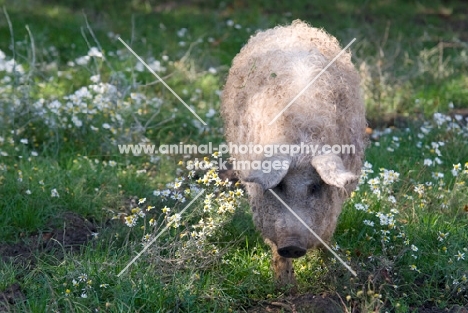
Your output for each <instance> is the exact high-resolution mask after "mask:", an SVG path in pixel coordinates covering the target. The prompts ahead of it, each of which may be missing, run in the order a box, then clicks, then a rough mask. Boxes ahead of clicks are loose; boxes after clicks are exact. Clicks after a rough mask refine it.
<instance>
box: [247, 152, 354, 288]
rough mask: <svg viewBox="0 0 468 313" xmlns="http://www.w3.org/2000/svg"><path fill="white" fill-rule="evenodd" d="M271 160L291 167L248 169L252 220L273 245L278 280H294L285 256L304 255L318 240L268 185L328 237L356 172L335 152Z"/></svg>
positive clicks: (317, 230) (292, 281) (274, 265)
mask: <svg viewBox="0 0 468 313" xmlns="http://www.w3.org/2000/svg"><path fill="white" fill-rule="evenodd" d="M271 159H273V160H279V161H284V160H285V159H286V160H287V161H288V162H290V166H289V168H287V169H281V170H277V171H270V172H268V173H265V172H264V171H262V170H254V171H250V172H249V173H248V174H247V175H246V176H245V177H243V178H242V180H243V181H244V182H246V184H245V185H246V187H247V189H248V192H249V195H250V202H251V207H252V211H253V220H254V223H255V225H256V227H257V228H258V229H259V230H260V231H261V233H262V236H263V237H264V238H265V239H266V242H267V243H269V244H270V246H271V247H272V249H273V267H274V270H275V274H276V275H275V276H276V277H277V280H279V284H280V285H285V284H289V283H291V284H294V283H295V280H294V273H293V268H292V263H291V261H290V260H286V259H291V258H299V257H301V256H303V255H305V253H306V252H307V250H308V249H311V248H314V247H317V246H319V245H320V241H319V240H318V239H317V238H316V237H315V236H314V235H313V234H312V233H311V232H310V231H309V230H308V229H307V228H306V227H305V226H304V225H303V224H302V223H301V222H300V221H299V220H298V218H297V217H295V216H294V215H293V214H292V213H291V212H290V211H289V210H288V209H287V208H286V207H285V206H284V205H283V204H282V203H281V202H280V201H279V200H278V199H277V197H276V196H275V195H274V194H273V193H272V192H270V191H268V190H269V189H271V190H272V191H273V192H274V193H275V194H276V195H277V196H279V197H280V198H281V199H282V200H283V201H284V202H285V203H286V204H287V205H288V206H289V207H290V208H291V209H292V210H293V211H294V212H295V213H296V214H297V215H298V216H299V217H300V218H301V219H302V220H303V221H304V222H305V223H306V224H307V225H308V226H309V227H310V228H311V229H312V230H313V231H314V232H315V233H316V234H317V235H318V236H320V237H321V238H322V239H323V240H324V241H327V240H329V239H330V238H331V236H332V235H333V232H334V230H335V227H336V222H337V219H338V216H339V214H340V212H341V208H342V204H343V201H344V200H345V199H346V197H347V195H348V194H349V192H350V191H352V190H353V189H354V188H355V186H356V183H357V180H358V176H356V175H355V174H354V173H352V172H351V171H349V170H347V169H346V168H345V166H344V165H343V161H342V159H341V157H340V156H338V155H335V154H326V155H319V156H314V157H313V158H312V159H311V160H310V159H308V160H307V161H304V160H303V161H300V160H293V159H291V158H288V157H285V156H273V157H271ZM273 160H270V161H273ZM288 271H289V272H288ZM285 272H286V273H285Z"/></svg>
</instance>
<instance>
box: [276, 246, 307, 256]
mask: <svg viewBox="0 0 468 313" xmlns="http://www.w3.org/2000/svg"><path fill="white" fill-rule="evenodd" d="M306 252H307V250H306V249H303V248H300V247H297V246H287V247H283V248H280V249H278V254H279V255H280V256H282V257H283V258H293V259H296V258H300V257H301V256H304V255H305V254H306Z"/></svg>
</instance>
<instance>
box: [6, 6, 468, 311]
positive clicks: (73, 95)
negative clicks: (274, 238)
mask: <svg viewBox="0 0 468 313" xmlns="http://www.w3.org/2000/svg"><path fill="white" fill-rule="evenodd" d="M0 4H2V6H3V7H4V13H3V18H2V19H0V39H1V40H0V50H1V51H3V53H4V54H5V56H4V57H0V69H1V70H0V194H1V195H2V196H1V198H0V229H1V231H0V242H3V243H4V244H2V246H0V251H1V252H2V253H4V252H5V251H6V250H2V249H5V248H4V247H7V244H8V245H14V244H18V243H21V242H25V241H26V242H34V240H35V239H34V238H43V236H47V234H49V233H50V232H53V231H54V230H58V229H62V228H63V224H64V223H65V224H66V223H69V222H70V221H67V220H64V219H63V218H62V217H61V216H63V214H64V213H66V212H75V213H77V214H79V215H80V216H83V217H85V218H87V219H88V220H90V221H92V222H93V223H94V225H96V227H97V233H98V234H94V235H92V237H91V238H93V239H91V240H90V241H89V242H88V244H86V245H82V246H80V247H79V249H78V250H77V249H75V250H74V251H70V247H69V246H68V245H67V244H64V243H63V242H61V243H60V242H59V244H57V245H55V246H54V249H53V252H51V251H50V250H45V251H42V250H41V249H39V250H37V251H36V250H34V249H33V250H34V251H33V255H32V256H30V257H28V258H27V260H26V263H27V262H28V261H30V262H32V263H31V266H29V267H25V266H24V262H25V261H24V259H22V258H21V257H17V258H6V257H5V258H2V259H1V260H0V261H1V263H0V292H2V291H5V290H8V288H10V287H11V286H12V285H13V284H19V286H20V289H21V292H22V294H23V296H24V299H25V301H21V297H17V298H16V299H17V301H16V303H15V304H9V305H8V306H7V307H6V309H4V310H5V311H6V312H46V311H47V312H49V311H51V312H90V311H104V312H135V311H138V312H168V311H174V312H228V311H232V312H234V311H235V312H243V311H246V310H247V309H249V308H252V307H254V306H256V305H257V304H258V303H259V302H260V301H262V300H265V299H274V298H278V297H279V298H281V297H282V296H283V294H282V293H281V292H278V291H276V290H275V288H274V285H273V278H272V273H271V271H270V252H269V249H268V248H267V246H266V245H265V244H264V243H263V241H262V239H261V238H260V237H259V235H258V233H257V232H256V231H255V229H254V226H253V223H252V221H251V215H250V213H249V208H248V205H247V204H246V201H245V199H244V198H245V197H244V195H243V194H242V193H241V191H240V190H239V189H238V186H232V185H230V186H228V185H225V186H224V185H221V186H220V188H221V191H224V193H222V194H221V193H220V192H221V191H219V190H216V189H215V188H214V186H213V184H215V183H218V184H219V179H217V176H216V174H215V172H213V171H196V172H191V171H188V170H187V169H184V167H185V165H186V164H187V163H186V162H187V161H188V160H189V158H184V157H183V156H176V157H174V156H172V155H162V154H160V155H152V156H148V155H141V156H133V155H131V154H127V155H124V154H120V153H118V149H117V148H116V145H117V144H122V143H140V142H141V143H148V142H151V143H153V144H156V145H161V144H167V143H178V142H184V143H207V142H213V143H214V144H219V143H221V142H222V141H223V138H222V123H221V120H220V117H219V115H218V113H217V112H218V109H219V92H220V90H222V86H223V83H224V80H225V77H226V74H227V71H228V69H229V65H230V62H231V60H232V58H233V57H234V56H235V54H236V53H237V52H238V51H239V50H240V48H241V47H242V45H243V44H244V43H245V42H246V41H247V39H248V38H249V36H251V35H252V34H253V33H255V31H256V30H258V29H266V28H269V27H273V26H275V25H277V24H285V23H289V22H290V21H291V20H293V19H296V18H301V19H304V20H307V21H309V22H310V23H311V24H313V25H314V26H318V27H324V28H325V29H326V30H327V31H328V32H330V33H331V34H334V35H335V36H337V38H338V39H339V40H340V42H341V43H342V44H343V45H345V44H346V43H347V42H349V41H350V40H351V39H352V38H354V37H356V38H357V39H358V40H357V42H356V43H355V44H354V45H353V47H352V51H353V57H354V62H355V64H356V66H357V68H358V69H359V72H360V74H361V76H362V81H363V90H364V95H365V100H366V106H367V112H368V118H369V120H370V121H371V126H374V125H384V124H388V123H389V122H388V118H387V117H388V116H390V117H391V118H393V119H395V121H390V124H393V122H395V123H398V121H399V120H400V119H403V120H404V123H400V124H402V126H401V125H400V127H399V128H395V127H392V128H388V129H385V128H376V129H374V132H373V135H372V139H371V144H370V146H369V148H368V150H367V153H366V160H367V161H368V166H367V167H366V168H365V171H364V175H363V177H362V184H361V185H360V186H359V189H358V190H357V191H355V192H354V193H353V195H352V197H351V198H350V199H349V201H348V202H347V203H346V205H345V207H344V210H343V213H342V214H341V216H340V221H339V224H338V229H337V231H336V233H335V236H334V243H335V245H334V247H335V249H336V251H337V253H338V254H339V255H341V256H342V257H343V258H345V259H347V261H348V262H349V264H350V266H351V267H352V268H353V269H355V270H356V271H358V274H359V275H358V277H356V278H353V277H351V276H350V274H349V273H348V272H347V271H346V269H344V268H343V267H342V266H341V265H340V264H339V263H338V262H335V261H334V259H333V258H332V257H330V256H329V255H328V254H327V253H324V252H319V251H315V252H312V253H310V254H308V255H307V256H306V257H305V258H302V259H300V260H297V261H296V264H295V268H296V274H297V277H298V281H299V291H300V293H313V294H331V295H337V296H339V297H340V298H341V299H342V304H341V306H342V308H343V310H344V311H349V312H355V311H359V312H377V311H392V312H414V311H416V310H417V309H418V308H424V307H431V306H435V307H438V308H439V309H441V310H442V309H445V308H451V307H453V306H454V305H464V304H466V303H467V302H468V299H467V297H468V296H467V288H468V282H467V278H466V277H467V276H468V265H467V261H466V260H467V259H468V251H467V250H466V249H467V248H468V247H467V244H466V243H467V242H468V238H467V234H466V232H465V228H466V224H467V219H468V213H467V210H468V209H467V205H468V197H467V194H468V192H467V191H468V190H467V183H468V174H467V170H468V168H467V167H468V165H466V163H465V162H467V161H468V157H467V156H468V148H467V147H468V145H467V136H468V131H467V128H466V119H465V120H464V117H463V116H462V117H461V118H460V117H459V116H457V115H453V114H452V115H448V114H449V112H450V111H453V110H455V111H454V112H459V111H462V110H463V109H466V108H467V106H468V93H467V90H466V85H467V83H468V82H467V78H466V72H467V64H468V62H467V58H468V56H467V45H466V41H467V38H468V34H467V32H466V22H465V20H466V14H467V12H466V9H465V8H464V6H463V3H462V2H458V1H440V2H439V1H433V2H431V3H430V4H427V3H420V2H414V1H410V2H406V1H397V2H396V3H395V4H389V2H385V1H357V0H356V1H347V2H344V1H336V2H330V1H317V2H314V3H313V4H312V3H308V2H307V3H306V2H304V1H290V2H287V3H286V2H284V3H274V4H272V3H271V2H270V1H260V2H257V3H255V4H252V3H248V2H245V1H235V2H220V1H214V0H213V1H204V2H202V1H187V2H181V3H178V2H169V3H166V4H164V5H163V4H153V3H152V2H151V1H131V2H121V3H114V2H109V1H106V0H100V1H71V0H70V1H38V0H36V1H32V0H30V1H14V2H13V1H5V0H3V1H0ZM9 23H11V25H10V24H9ZM463 23H465V24H463ZM26 25H27V27H25V26H26ZM463 25H465V27H464V26H463ZM117 36H120V37H121V38H122V39H123V40H125V41H126V42H128V43H129V44H130V45H131V46H132V47H133V48H134V49H135V51H136V52H137V53H139V54H140V55H141V56H142V57H143V58H144V59H145V61H146V62H148V63H149V64H151V66H152V68H153V69H154V70H155V71H156V72H157V73H158V74H159V75H160V76H162V77H163V78H164V80H165V81H166V82H167V83H168V85H170V86H171V88H173V89H174V90H175V92H177V94H179V95H181V97H182V98H183V99H184V101H185V102H187V103H189V104H190V105H191V106H192V108H193V109H194V110H195V111H196V112H197V113H198V114H199V115H200V116H201V117H202V118H203V119H204V120H205V121H206V122H207V124H208V126H206V127H203V125H201V124H200V123H199V121H198V120H197V119H195V117H194V116H192V114H190V113H189V112H188V110H187V109H186V108H185V107H184V106H183V105H182V104H181V103H180V102H178V100H177V99H175V98H174V96H173V95H172V94H171V93H170V92H169V91H168V90H167V89H166V88H165V87H163V86H162V85H161V84H160V83H158V81H157V80H156V79H155V78H154V76H153V75H151V74H150V73H148V71H146V69H144V68H143V67H142V66H141V65H139V64H138V62H137V60H136V59H135V58H134V57H133V56H132V55H131V54H130V53H129V52H128V51H127V50H126V49H125V48H124V47H123V46H122V44H121V43H120V42H119V41H118V40H117ZM1 55H2V54H1V53H0V56H1ZM103 56H104V57H103ZM12 60H15V61H14V62H13V61H12ZM13 65H14V66H13ZM13 68H14V69H13ZM67 103H70V104H69V105H67ZM456 110H459V111H456ZM439 113H440V114H439ZM461 113H463V112H461ZM450 116H452V117H450ZM458 119H460V120H458ZM204 157H207V158H208V159H207V160H208V161H207V162H211V161H213V160H214V159H215V157H214V156H210V155H192V156H190V159H191V160H194V159H195V158H198V160H200V161H201V160H202V159H203V158H204ZM458 164H459V165H458ZM391 170H393V171H394V172H393V173H392V172H389V171H391ZM376 178H378V180H377V179H376ZM179 185H180V186H179ZM202 188H203V189H205V193H204V194H203V195H202V197H201V199H199V200H197V201H196V202H194V204H193V205H192V206H191V207H190V209H188V210H187V211H186V212H185V213H183V214H182V216H181V218H180V220H179V216H178V214H180V213H181V211H182V210H183V209H184V207H185V206H186V205H187V204H188V203H189V202H190V201H191V200H192V199H194V197H195V196H196V195H197V194H198V192H200V190H201V189H202ZM230 192H231V193H230ZM166 226H168V231H166V232H165V233H163V234H162V235H161V237H159V238H158V240H157V241H156V243H155V244H153V245H152V246H151V248H150V249H149V251H148V252H147V253H145V254H144V255H143V256H142V257H141V258H140V259H139V260H138V261H137V262H135V263H134V264H133V265H132V266H131V267H130V268H129V269H128V270H127V271H126V272H125V273H123V274H122V275H121V276H117V275H118V274H119V273H120V271H121V270H123V269H124V267H125V266H126V265H127V264H128V262H130V261H131V259H132V258H133V257H134V256H135V255H136V254H137V253H138V252H139V251H141V249H142V244H144V243H145V242H148V241H150V240H152V239H154V236H155V235H156V234H157V233H159V232H160V231H162V230H163V228H164V227H166ZM194 226H195V227H194ZM67 227H68V226H67ZM90 236H91V235H90ZM31 246H34V245H33V244H31ZM2 309H3V308H2V306H1V305H0V311H1V310H2Z"/></svg>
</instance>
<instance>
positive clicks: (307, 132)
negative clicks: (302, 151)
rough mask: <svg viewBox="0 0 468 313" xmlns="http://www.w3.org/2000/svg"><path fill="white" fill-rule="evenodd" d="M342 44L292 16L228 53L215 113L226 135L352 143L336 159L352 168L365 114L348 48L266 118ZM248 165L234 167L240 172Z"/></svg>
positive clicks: (235, 139) (241, 139)
mask: <svg viewBox="0 0 468 313" xmlns="http://www.w3.org/2000/svg"><path fill="white" fill-rule="evenodd" d="M341 49H342V48H341V47H340V45H339V43H338V41H337V40H336V38H334V37H332V36H330V35H329V34H327V33H326V32H325V31H323V30H321V29H317V28H312V27H310V26H309V25H307V24H306V23H304V22H301V21H299V20H296V21H294V22H293V23H292V24H291V25H290V26H284V27H282V26H281V27H276V28H273V29H270V30H267V31H264V32H259V33H257V34H256V35H255V36H253V37H252V38H250V40H249V42H248V43H247V44H246V45H245V46H244V47H243V48H242V50H241V51H240V53H239V54H238V55H237V56H236V57H235V58H234V60H233V64H232V67H231V69H230V71H229V76H228V80H227V82H226V85H225V88H224V91H223V94H222V108H221V114H222V116H223V119H224V122H225V133H226V139H227V141H228V142H232V143H235V144H238V145H240V144H245V145H248V144H249V143H252V144H259V145H263V146H264V145H269V144H289V145H291V144H300V143H301V142H303V143H305V144H316V145H319V146H322V145H325V144H328V145H330V146H331V145H335V144H338V145H342V144H345V145H354V146H355V148H356V151H355V154H344V155H341V158H342V160H343V164H344V166H345V167H346V168H347V169H348V170H350V171H351V172H353V173H355V174H356V175H359V174H360V169H361V165H362V158H363V153H364V147H365V138H364V130H365V127H366V121H365V118H364V106H363V101H362V97H361V94H360V86H359V82H360V79H359V75H358V73H357V72H356V70H355V68H354V66H353V64H352V63H351V54H350V53H349V52H344V53H342V54H341V56H340V57H339V58H338V59H337V60H336V61H335V62H334V63H333V64H332V65H331V66H330V67H328V69H327V70H326V71H325V72H324V73H322V74H321V76H320V77H319V78H318V79H317V80H316V81H315V82H314V83H313V84H312V85H311V86H309V88H307V89H306V90H305V92H304V93H303V94H302V95H301V96H300V97H299V98H298V99H297V100H296V101H295V102H294V103H293V104H292V105H291V106H290V107H289V108H288V109H287V110H286V111H285V112H284V113H283V114H282V115H281V116H280V117H279V118H278V119H277V120H276V121H275V122H274V123H273V124H272V125H268V123H269V122H270V121H271V120H273V119H274V118H275V116H276V115H277V114H278V113H279V112H281V111H282V110H283V109H284V108H285V107H286V105H287V104H288V103H289V102H290V101H291V100H292V99H293V98H294V97H295V96H296V95H297V94H298V93H299V92H301V90H302V89H303V88H304V87H305V86H306V85H307V84H308V83H309V82H310V81H311V80H313V79H314V78H315V77H316V76H317V75H318V74H319V73H320V71H321V70H322V69H324V68H325V67H326V66H327V65H328V63H329V62H330V61H331V60H332V59H333V58H334V57H335V56H337V55H338V54H339V53H340V52H341ZM232 157H234V158H235V159H236V160H237V161H239V160H240V161H243V160H250V161H252V160H259V159H261V158H263V156H260V155H253V154H248V153H247V154H239V153H233V154H232ZM311 158H312V156H311V155H307V156H304V155H302V156H299V157H296V158H293V160H292V161H293V163H296V164H297V163H303V162H307V163H309V162H310V160H311ZM248 172H249V171H239V172H238V174H239V176H240V178H241V179H242V178H245V177H246V176H247V175H248ZM353 187H354V186H353ZM248 189H251V191H252V192H254V190H255V188H253V189H252V188H248ZM251 196H252V195H251Z"/></svg>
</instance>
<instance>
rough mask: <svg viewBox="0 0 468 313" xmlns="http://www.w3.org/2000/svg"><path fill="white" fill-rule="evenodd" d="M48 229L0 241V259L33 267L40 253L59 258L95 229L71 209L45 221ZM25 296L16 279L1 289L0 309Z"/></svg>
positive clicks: (82, 242)
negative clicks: (19, 238) (27, 235)
mask: <svg viewBox="0 0 468 313" xmlns="http://www.w3.org/2000/svg"><path fill="white" fill-rule="evenodd" d="M47 228H48V229H51V231H47V232H43V233H42V234H36V235H33V236H30V237H28V238H26V239H23V240H22V241H20V242H17V243H0V259H1V260H2V261H3V262H6V263H12V264H13V265H15V266H18V267H21V268H27V269H32V268H33V267H34V265H35V263H36V257H37V256H38V255H40V254H44V253H48V254H53V255H54V256H56V257H57V258H61V257H62V256H63V253H64V252H65V251H78V250H79V248H80V247H81V246H82V245H84V244H86V243H87V242H88V241H89V240H90V239H92V237H93V233H95V232H96V231H97V227H96V225H94V224H93V223H91V222H90V221H88V220H86V219H85V218H83V217H81V216H79V215H77V214H75V213H71V212H67V213H63V214H61V215H60V216H58V217H56V218H54V219H53V220H51V221H50V222H49V223H48V227H47ZM25 300H26V296H25V295H24V294H23V292H22V291H21V286H20V285H19V284H18V283H13V284H12V285H10V286H8V287H7V288H6V289H5V290H3V291H0V313H3V312H10V310H9V308H10V306H12V305H15V304H16V303H20V302H23V301H25Z"/></svg>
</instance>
